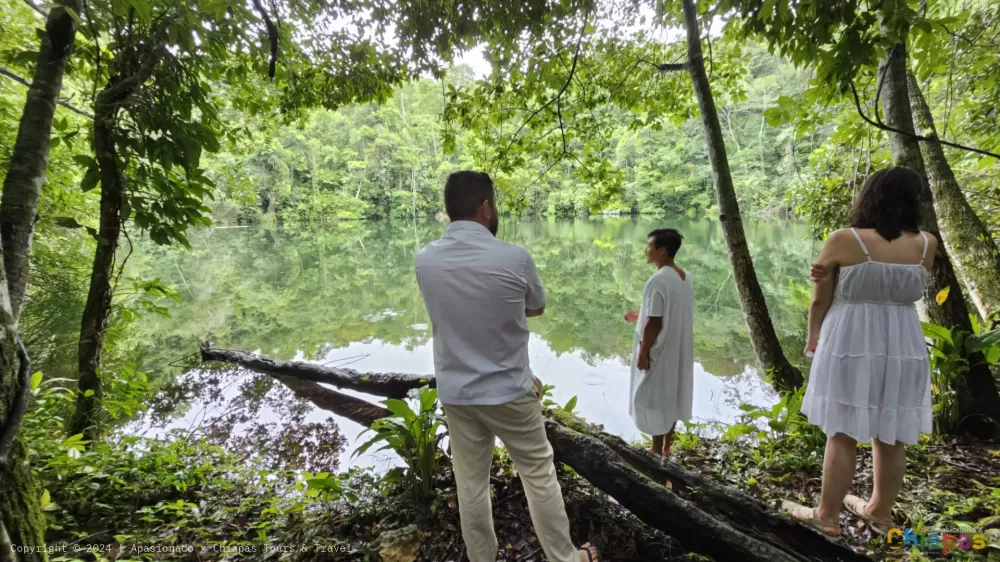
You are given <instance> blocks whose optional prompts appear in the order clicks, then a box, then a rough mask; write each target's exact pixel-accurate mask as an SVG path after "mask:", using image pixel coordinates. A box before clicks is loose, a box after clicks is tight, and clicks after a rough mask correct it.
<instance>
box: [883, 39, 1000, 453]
mask: <svg viewBox="0 0 1000 562" xmlns="http://www.w3.org/2000/svg"><path fill="white" fill-rule="evenodd" d="M906 61H907V56H906V47H905V46H903V45H896V46H895V47H893V48H892V49H891V50H890V51H889V54H888V58H887V59H886V60H885V61H883V63H882V68H881V69H880V71H881V72H883V73H884V75H885V78H884V84H883V92H882V100H881V101H882V106H883V108H884V110H885V121H886V124H887V125H889V126H890V127H893V128H895V129H898V130H900V131H903V133H904V134H900V133H892V132H890V133H889V145H890V146H891V148H892V160H893V163H894V164H895V165H897V166H906V167H909V168H912V169H914V170H916V171H917V173H919V174H920V176H921V177H922V178H924V182H923V186H922V190H921V193H920V215H921V222H922V223H923V224H922V225H921V226H922V228H923V229H924V230H926V231H927V232H930V233H931V234H933V235H934V236H936V237H937V238H938V239H939V240H940V239H941V233H940V231H939V229H938V221H937V213H936V212H935V210H934V194H933V193H931V189H930V186H929V184H928V182H927V171H926V170H925V169H924V161H923V158H922V157H921V155H920V146H919V145H918V143H917V140H916V139H915V138H914V137H913V136H912V134H913V132H914V129H913V115H912V113H911V112H910V97H909V93H908V91H907V90H908V88H907V86H906V66H907V62H906ZM905 133H909V134H905ZM945 288H947V289H948V290H949V297H948V298H947V299H946V300H945V301H944V304H943V305H938V304H937V301H936V296H937V294H938V293H939V292H940V291H942V290H944V289H945ZM924 302H925V303H926V307H927V314H928V316H929V317H930V319H931V321H932V322H934V323H935V324H940V325H942V326H946V327H949V328H952V329H957V330H960V331H964V332H966V333H971V332H972V323H971V322H970V320H969V309H968V307H966V304H965V297H964V296H963V294H962V286H961V284H960V283H959V282H958V277H957V276H956V275H955V270H954V268H953V267H952V264H951V259H950V258H949V256H948V251H947V249H946V248H945V244H938V248H937V255H936V256H935V258H934V267H933V269H932V270H931V272H930V275H929V276H928V278H927V288H926V291H925V292H924ZM966 359H967V360H968V364H969V371H968V373H966V375H965V381H964V385H961V386H960V388H959V391H958V410H959V417H960V418H961V419H962V420H963V422H964V423H962V424H960V426H961V427H962V428H965V429H967V430H969V431H970V432H972V433H973V434H975V435H977V436H980V437H990V436H993V435H994V434H995V433H996V427H997V424H996V423H995V422H993V421H990V420H998V421H1000V394H998V393H997V387H996V383H995V382H994V380H993V374H992V373H991V372H990V369H989V366H988V365H987V364H986V362H985V360H984V358H983V355H982V354H981V353H975V354H971V355H969V356H967V358H966Z"/></svg>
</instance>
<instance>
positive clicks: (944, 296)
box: [934, 287, 951, 306]
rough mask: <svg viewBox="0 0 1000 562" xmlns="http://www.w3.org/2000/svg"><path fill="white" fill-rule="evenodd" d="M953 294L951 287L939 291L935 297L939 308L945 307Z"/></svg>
mask: <svg viewBox="0 0 1000 562" xmlns="http://www.w3.org/2000/svg"><path fill="white" fill-rule="evenodd" d="M950 293H951V287H945V288H944V289H941V290H940V291H938V294H936V295H934V301H935V302H937V303H938V306H940V305H943V304H944V301H946V300H948V295H949V294H950Z"/></svg>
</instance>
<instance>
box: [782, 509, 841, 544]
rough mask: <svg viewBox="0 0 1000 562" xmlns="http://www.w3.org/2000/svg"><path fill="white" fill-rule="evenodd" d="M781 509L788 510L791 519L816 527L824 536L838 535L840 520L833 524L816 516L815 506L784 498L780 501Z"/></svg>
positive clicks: (833, 536) (832, 536)
mask: <svg viewBox="0 0 1000 562" xmlns="http://www.w3.org/2000/svg"><path fill="white" fill-rule="evenodd" d="M781 509H782V511H786V512H788V514H789V515H791V516H792V519H795V520H796V521H798V522H799V523H802V524H804V525H808V526H810V527H812V528H813V529H816V530H817V531H819V532H821V533H823V535H824V536H826V537H830V538H836V537H839V536H840V522H839V521H838V522H837V523H835V524H834V525H831V524H829V523H827V522H826V521H823V520H821V519H819V518H818V517H816V508H815V507H806V506H804V505H800V504H797V503H795V502H793V501H788V500H785V501H783V502H781Z"/></svg>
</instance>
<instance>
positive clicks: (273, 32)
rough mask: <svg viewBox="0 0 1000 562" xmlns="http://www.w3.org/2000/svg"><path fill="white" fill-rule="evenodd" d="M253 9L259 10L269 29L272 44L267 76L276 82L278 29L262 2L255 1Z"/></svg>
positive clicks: (268, 34)
mask: <svg viewBox="0 0 1000 562" xmlns="http://www.w3.org/2000/svg"><path fill="white" fill-rule="evenodd" d="M253 7H254V8H255V9H256V10H257V13H258V14H259V15H260V17H261V19H263V20H264V25H265V26H266V27H267V36H268V39H269V41H270V43H271V62H270V63H269V64H268V68H267V76H268V77H269V78H270V79H271V80H274V72H275V70H276V69H277V66H278V27H277V26H276V25H274V22H273V21H271V16H269V15H268V13H267V10H266V9H265V8H264V6H263V5H262V4H261V3H260V0H253Z"/></svg>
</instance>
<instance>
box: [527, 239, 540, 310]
mask: <svg viewBox="0 0 1000 562" xmlns="http://www.w3.org/2000/svg"><path fill="white" fill-rule="evenodd" d="M526 253H527V258H526V259H525V262H524V279H525V281H527V291H526V294H525V298H524V307H525V308H526V309H528V310H538V309H540V308H544V307H545V288H544V287H542V279H541V278H540V277H539V276H538V268H537V267H536V266H535V260H534V259H533V258H532V257H531V253H529V252H527V251H526Z"/></svg>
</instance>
